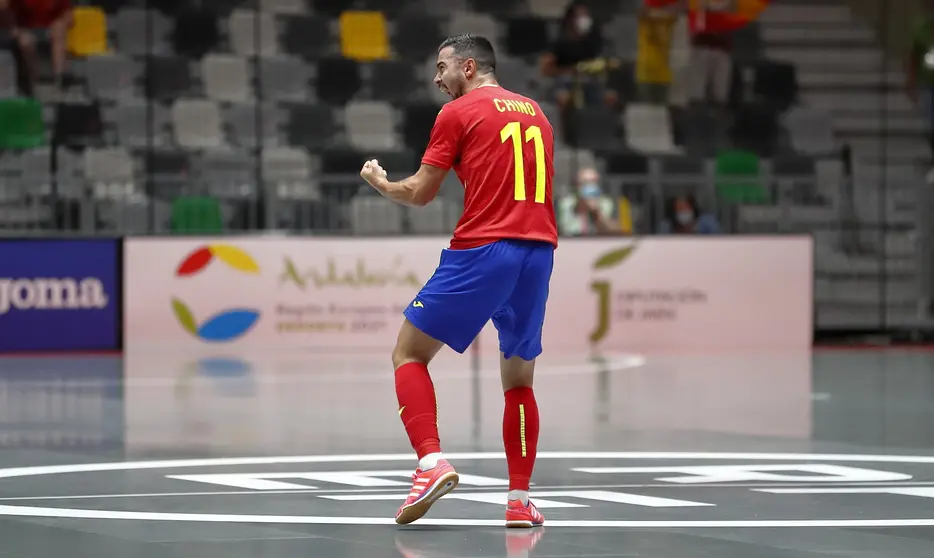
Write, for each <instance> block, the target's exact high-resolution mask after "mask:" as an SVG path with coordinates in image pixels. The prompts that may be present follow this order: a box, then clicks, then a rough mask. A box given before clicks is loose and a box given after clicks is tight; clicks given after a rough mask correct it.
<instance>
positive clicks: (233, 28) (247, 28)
mask: <svg viewBox="0 0 934 558" xmlns="http://www.w3.org/2000/svg"><path fill="white" fill-rule="evenodd" d="M255 15H256V14H254V12H253V11H251V10H234V11H233V13H231V14H230V19H229V20H228V23H227V24H228V29H229V32H230V45H231V48H232V49H233V51H234V52H235V53H236V54H240V55H243V56H253V55H255V54H256V51H257V50H259V52H260V54H261V55H262V56H274V55H275V54H277V53H278V52H279V40H278V32H277V30H276V20H275V17H274V16H273V14H269V13H260V14H258V15H259V48H257V45H256V40H255V39H256V20H255Z"/></svg>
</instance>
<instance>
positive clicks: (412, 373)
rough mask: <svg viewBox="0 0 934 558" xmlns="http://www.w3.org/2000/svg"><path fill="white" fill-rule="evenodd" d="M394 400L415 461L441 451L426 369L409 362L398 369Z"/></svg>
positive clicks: (418, 364) (435, 409)
mask: <svg viewBox="0 0 934 558" xmlns="http://www.w3.org/2000/svg"><path fill="white" fill-rule="evenodd" d="M396 398H397V399H398V400H399V416H400V417H401V418H402V424H403V425H404V426H405V432H406V434H408V435H409V441H410V442H411V443H412V447H413V448H414V449H415V453H417V454H418V458H419V459H421V458H422V457H424V456H425V455H428V454H429V453H438V452H440V451H441V442H440V440H439V438H438V403H437V400H436V399H435V385H434V384H433V383H432V382H431V376H429V375H428V367H427V366H425V365H424V364H422V363H420V362H410V363H408V364H403V365H402V366H400V367H399V368H397V369H396Z"/></svg>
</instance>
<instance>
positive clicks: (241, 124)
mask: <svg viewBox="0 0 934 558" xmlns="http://www.w3.org/2000/svg"><path fill="white" fill-rule="evenodd" d="M257 110H258V111H260V117H261V123H260V125H261V126H262V133H260V134H258V133H257V130H256V125H257V122H256V119H257V114H256V113H257ZM224 122H225V128H226V130H227V134H228V137H229V138H230V143H232V144H234V145H238V146H240V147H257V146H258V145H259V139H260V138H262V140H263V145H264V146H269V147H274V146H276V145H278V144H279V143H280V141H279V128H280V126H281V125H282V113H281V112H280V111H279V109H278V108H277V107H276V106H275V105H272V104H263V105H257V104H255V103H239V104H233V105H230V106H229V107H227V108H226V110H225V111H224Z"/></svg>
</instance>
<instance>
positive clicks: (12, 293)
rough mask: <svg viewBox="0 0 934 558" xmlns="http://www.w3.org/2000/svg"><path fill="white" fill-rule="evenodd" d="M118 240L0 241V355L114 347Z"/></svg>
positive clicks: (117, 339) (116, 346)
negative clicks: (18, 352)
mask: <svg viewBox="0 0 934 558" xmlns="http://www.w3.org/2000/svg"><path fill="white" fill-rule="evenodd" d="M119 253H120V241H119V240H113V239H94V240H40V239H35V240H32V239H28V240H2V241H0V352H12V351H40V352H46V351H48V352H51V351H91V350H94V351H98V350H105V351H111V350H117V349H119V348H120V336H119V327H120V320H119V315H120V295H121V293H120V284H119V280H120V274H119V268H120V263H119Z"/></svg>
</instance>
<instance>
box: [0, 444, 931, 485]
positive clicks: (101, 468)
mask: <svg viewBox="0 0 934 558" xmlns="http://www.w3.org/2000/svg"><path fill="white" fill-rule="evenodd" d="M445 457H446V458H447V459H448V460H451V461H454V460H463V461H472V460H494V459H496V460H505V459H506V454H505V453H502V452H463V453H450V454H447V455H446V456H445ZM537 458H538V459H567V460H576V461H581V460H587V459H599V460H604V459H613V460H627V459H639V460H658V461H667V460H697V461H710V460H712V461H729V460H735V461H802V462H805V463H811V462H821V461H829V462H841V461H843V462H854V463H919V464H929V465H930V464H934V455H885V454H876V455H873V454H837V453H739V452H722V453H718V452H661V451H652V452H639V451H540V452H538V455H537ZM411 460H412V454H411V453H379V454H366V453H362V454H347V455H290V456H278V457H220V458H202V459H165V460H158V461H112V462H109V463H79V464H68V465H39V466H35V467H11V468H8V469H0V479H6V478H16V477H34V476H43V475H59V474H64V473H96V472H105V471H142V470H148V469H178V468H191V467H233V466H242V465H294V464H298V463H378V462H384V461H411Z"/></svg>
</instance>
